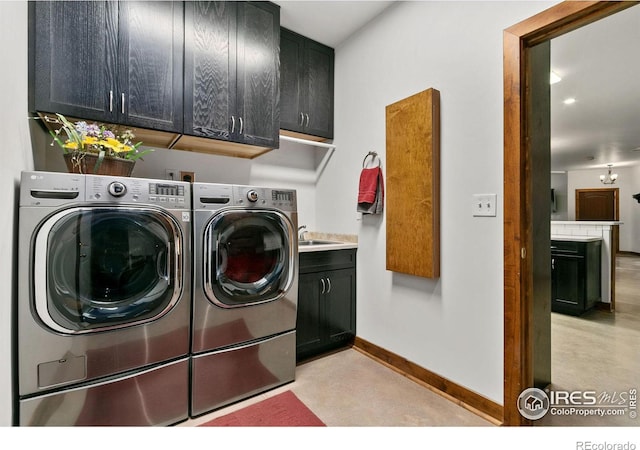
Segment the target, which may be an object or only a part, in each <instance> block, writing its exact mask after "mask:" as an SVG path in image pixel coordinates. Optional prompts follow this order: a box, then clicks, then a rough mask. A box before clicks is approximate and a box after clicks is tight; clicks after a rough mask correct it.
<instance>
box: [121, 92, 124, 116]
mask: <svg viewBox="0 0 640 450" xmlns="http://www.w3.org/2000/svg"><path fill="white" fill-rule="evenodd" d="M121 111H122V114H124V92H123V93H122V110H121Z"/></svg>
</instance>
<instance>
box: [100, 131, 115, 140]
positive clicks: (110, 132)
mask: <svg viewBox="0 0 640 450" xmlns="http://www.w3.org/2000/svg"><path fill="white" fill-rule="evenodd" d="M102 136H103V137H105V138H112V139H115V138H116V135H115V134H113V131H111V130H104V132H103V133H102Z"/></svg>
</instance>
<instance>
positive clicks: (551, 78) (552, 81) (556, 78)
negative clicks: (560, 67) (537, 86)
mask: <svg viewBox="0 0 640 450" xmlns="http://www.w3.org/2000/svg"><path fill="white" fill-rule="evenodd" d="M561 80H562V78H560V76H559V75H558V74H557V73H555V72H553V71H551V74H549V84H556V83H558V82H559V81H561Z"/></svg>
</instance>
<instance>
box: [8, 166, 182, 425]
mask: <svg viewBox="0 0 640 450" xmlns="http://www.w3.org/2000/svg"><path fill="white" fill-rule="evenodd" d="M19 221H20V226H19V228H20V231H19V244H18V245H19V268H18V271H19V275H18V276H19V286H18V305H17V334H16V345H17V349H16V355H17V371H16V373H17V380H16V384H17V393H18V398H17V402H16V406H17V409H18V414H17V415H16V421H17V425H61V426H70V425H91V426H96V425H168V424H172V423H177V422H179V421H182V420H185V419H186V418H187V417H188V398H189V396H188V391H189V339H190V309H191V308H190V300H191V298H190V296H191V291H190V289H191V269H190V268H191V255H190V239H191V192H190V184H189V183H183V182H167V181H159V180H150V179H139V178H127V177H111V176H98V175H76V174H67V173H52V172H24V173H23V174H22V180H21V185H20V211H19Z"/></svg>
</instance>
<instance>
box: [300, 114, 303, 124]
mask: <svg viewBox="0 0 640 450" xmlns="http://www.w3.org/2000/svg"><path fill="white" fill-rule="evenodd" d="M303 125H304V114H302V111H300V126H303Z"/></svg>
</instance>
